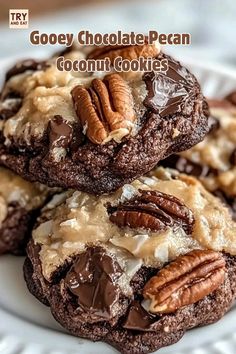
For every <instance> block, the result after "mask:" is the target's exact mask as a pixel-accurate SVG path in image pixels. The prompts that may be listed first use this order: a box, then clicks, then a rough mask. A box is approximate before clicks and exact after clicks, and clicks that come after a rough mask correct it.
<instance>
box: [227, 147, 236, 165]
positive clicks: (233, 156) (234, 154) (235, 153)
mask: <svg viewBox="0 0 236 354" xmlns="http://www.w3.org/2000/svg"><path fill="white" fill-rule="evenodd" d="M229 161H230V163H231V164H232V165H234V166H236V149H234V151H233V152H232V154H231V155H230V158H229Z"/></svg>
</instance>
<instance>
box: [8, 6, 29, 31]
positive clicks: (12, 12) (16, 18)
mask: <svg viewBox="0 0 236 354" xmlns="http://www.w3.org/2000/svg"><path fill="white" fill-rule="evenodd" d="M28 27H29V10H28V9H9V28H17V29H21V28H23V29H24V28H28Z"/></svg>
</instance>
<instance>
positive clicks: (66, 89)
mask: <svg viewBox="0 0 236 354" xmlns="http://www.w3.org/2000/svg"><path fill="white" fill-rule="evenodd" d="M66 55H67V56H68V57H69V58H81V57H83V56H85V55H86V54H84V53H83V52H80V51H77V52H76V51H72V52H70V53H67V54H66ZM158 58H159V59H167V60H168V63H169V69H168V71H167V72H166V74H164V73H161V74H154V73H146V74H145V75H144V76H143V77H142V75H141V74H140V73H136V74H132V75H131V74H125V73H123V74H122V75H118V74H111V75H108V76H106V77H104V75H101V73H100V74H99V73H94V74H91V75H89V74H84V75H82V74H79V75H75V74H73V73H68V72H59V71H58V70H57V69H56V65H55V59H51V61H48V63H46V64H45V63H34V62H33V63H31V65H30V63H28V66H27V65H26V64H22V65H18V66H17V68H18V71H17V70H16V69H15V68H14V70H10V71H9V72H8V74H7V79H8V80H7V81H6V83H5V86H4V88H3V92H2V99H1V106H2V108H1V110H0V115H1V118H2V120H1V122H0V163H2V164H4V165H5V166H7V167H9V168H11V169H12V170H14V171H15V172H17V173H18V174H20V175H21V176H23V177H25V178H26V179H29V180H31V181H39V182H41V183H45V184H48V185H50V186H61V187H64V188H75V189H78V190H82V191H86V192H89V193H94V194H101V193H104V192H111V191H114V190H116V189H117V188H118V187H120V186H122V185H124V184H125V183H129V182H131V181H132V180H134V179H135V178H136V177H138V176H140V175H142V174H144V173H146V172H148V171H149V170H151V169H152V168H153V167H154V166H155V165H156V164H157V162H158V161H160V160H161V159H163V158H165V157H166V156H168V155H170V154H172V153H176V152H179V151H182V150H186V149H188V148H190V147H191V146H193V145H194V144H196V143H198V142H199V141H201V140H202V139H203V137H204V136H205V134H206V133H207V131H208V125H207V117H208V106H207V103H206V101H205V99H204V97H203V95H202V93H201V89H200V86H199V84H198V82H197V80H196V78H195V77H194V76H193V75H192V74H191V73H190V72H189V71H188V70H187V69H185V68H184V67H183V66H182V65H181V64H180V63H179V62H177V61H175V60H174V59H173V58H171V57H169V56H166V55H165V54H162V53H159V55H158ZM24 70H25V71H24ZM81 85H82V86H83V88H81ZM117 88H118V89H117Z"/></svg>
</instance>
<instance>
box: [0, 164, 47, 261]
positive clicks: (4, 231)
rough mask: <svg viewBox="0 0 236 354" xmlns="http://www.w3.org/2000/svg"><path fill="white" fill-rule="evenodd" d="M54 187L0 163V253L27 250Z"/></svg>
mask: <svg viewBox="0 0 236 354" xmlns="http://www.w3.org/2000/svg"><path fill="white" fill-rule="evenodd" d="M50 194H52V190H51V191H50V190H49V188H47V187H45V186H43V185H40V184H32V183H30V182H27V181H25V180H23V179H22V178H21V177H18V176H16V175H15V174H14V173H12V172H11V171H9V170H7V169H5V168H3V167H0V254H3V253H13V254H16V255H20V254H23V253H25V247H26V244H27V242H28V240H29V238H30V236H31V232H32V229H33V226H34V222H35V220H36V218H37V216H38V214H39V209H40V208H41V207H42V206H43V205H44V204H45V203H46V201H47V198H48V197H49V196H50Z"/></svg>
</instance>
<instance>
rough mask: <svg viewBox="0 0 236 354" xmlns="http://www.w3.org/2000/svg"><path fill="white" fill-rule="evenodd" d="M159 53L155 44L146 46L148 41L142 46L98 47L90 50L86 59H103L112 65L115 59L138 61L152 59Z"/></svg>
mask: <svg viewBox="0 0 236 354" xmlns="http://www.w3.org/2000/svg"><path fill="white" fill-rule="evenodd" d="M159 53H160V48H158V47H157V46H156V45H155V44H148V41H147V40H146V42H145V43H144V44H143V45H130V46H125V45H107V46H104V47H98V48H95V49H94V50H92V51H91V52H90V53H89V54H88V56H87V59H95V60H97V59H105V58H109V59H110V61H111V63H112V64H113V63H114V60H115V59H116V58H117V57H122V59H128V60H132V59H138V58H140V57H143V58H150V57H151V58H154V57H156V56H157V55H158V54H159Z"/></svg>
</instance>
